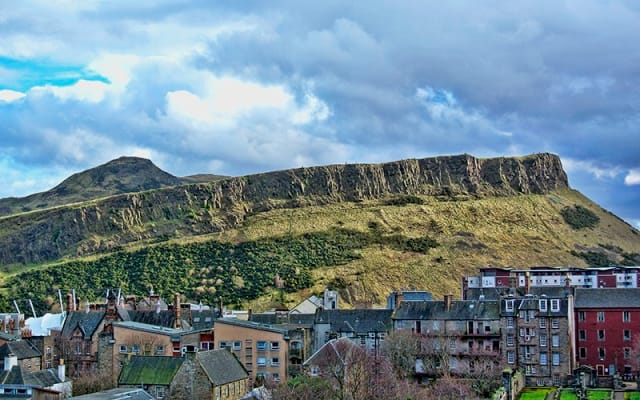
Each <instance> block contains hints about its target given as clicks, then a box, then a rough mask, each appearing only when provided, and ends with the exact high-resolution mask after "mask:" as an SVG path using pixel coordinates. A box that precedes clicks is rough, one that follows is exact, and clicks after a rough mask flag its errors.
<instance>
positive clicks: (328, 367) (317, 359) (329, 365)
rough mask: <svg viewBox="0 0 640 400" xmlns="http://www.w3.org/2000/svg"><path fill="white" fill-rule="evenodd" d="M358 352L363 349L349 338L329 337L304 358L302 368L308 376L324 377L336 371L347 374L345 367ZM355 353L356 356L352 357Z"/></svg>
mask: <svg viewBox="0 0 640 400" xmlns="http://www.w3.org/2000/svg"><path fill="white" fill-rule="evenodd" d="M360 352H364V349H362V348H361V347H360V346H358V345H357V344H356V343H354V342H353V341H352V340H350V339H349V338H346V337H342V338H338V339H331V340H329V341H328V342H327V343H325V344H323V345H322V346H321V347H320V348H319V349H318V351H316V352H315V353H313V354H312V355H311V356H310V357H309V358H308V359H307V360H305V362H304V369H305V371H306V372H307V374H308V375H309V376H314V377H316V376H317V377H320V378H325V379H326V378H328V377H333V376H335V374H336V371H340V372H341V373H342V374H343V375H344V376H348V371H347V369H348V368H349V365H350V363H351V362H353V361H354V359H353V358H356V359H357V358H359V357H357V355H361V354H359V353H360ZM355 354H357V355H356V357H353V358H352V357H351V356H352V355H355Z"/></svg>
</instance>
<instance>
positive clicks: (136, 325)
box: [113, 321, 194, 336]
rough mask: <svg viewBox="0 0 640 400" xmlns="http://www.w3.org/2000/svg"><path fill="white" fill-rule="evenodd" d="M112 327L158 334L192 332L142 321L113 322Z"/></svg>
mask: <svg viewBox="0 0 640 400" xmlns="http://www.w3.org/2000/svg"><path fill="white" fill-rule="evenodd" d="M113 326H114V327H122V328H128V329H134V330H140V331H144V332H152V333H157V334H159V335H176V336H178V335H183V334H186V333H193V332H194V331H192V330H185V329H175V328H166V327H164V326H158V325H149V324H144V323H142V322H134V321H123V322H115V323H114V324H113Z"/></svg>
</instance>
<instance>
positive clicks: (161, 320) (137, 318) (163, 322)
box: [129, 310, 175, 328]
mask: <svg viewBox="0 0 640 400" xmlns="http://www.w3.org/2000/svg"><path fill="white" fill-rule="evenodd" d="M129 318H130V321H134V322H140V323H143V324H149V325H156V326H164V327H165V328H173V322H174V321H175V314H174V313H173V311H171V310H160V311H159V312H156V311H155V310H143V311H139V310H138V311H133V310H131V311H129Z"/></svg>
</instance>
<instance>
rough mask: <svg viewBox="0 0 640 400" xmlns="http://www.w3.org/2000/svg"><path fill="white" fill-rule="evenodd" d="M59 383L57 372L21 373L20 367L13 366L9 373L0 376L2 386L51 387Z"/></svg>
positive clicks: (48, 370)
mask: <svg viewBox="0 0 640 400" xmlns="http://www.w3.org/2000/svg"><path fill="white" fill-rule="evenodd" d="M57 383H61V381H60V379H59V378H58V372H57V371H56V370H55V369H53V368H50V369H44V370H41V371H23V370H22V368H20V366H14V367H12V368H11V369H10V370H9V371H3V372H2V374H1V375H0V384H2V385H26V386H32V387H42V388H46V387H51V386H53V385H55V384H57Z"/></svg>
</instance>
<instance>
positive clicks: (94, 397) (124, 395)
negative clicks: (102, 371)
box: [72, 387, 154, 400]
mask: <svg viewBox="0 0 640 400" xmlns="http://www.w3.org/2000/svg"><path fill="white" fill-rule="evenodd" d="M72 398H73V399H74V400H124V399H126V400H153V399H154V397H153V396H151V395H150V394H149V392H147V391H146V390H144V389H140V388H126V387H124V388H114V389H109V390H103V391H101V392H94V393H90V394H84V395H82V396H74V397H72Z"/></svg>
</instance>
